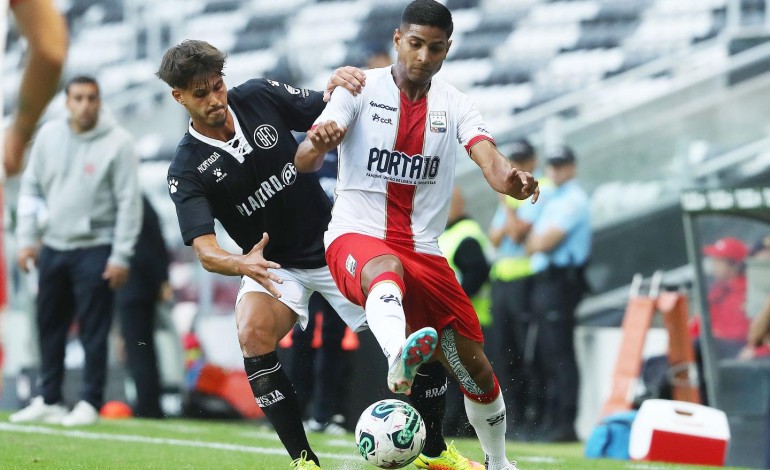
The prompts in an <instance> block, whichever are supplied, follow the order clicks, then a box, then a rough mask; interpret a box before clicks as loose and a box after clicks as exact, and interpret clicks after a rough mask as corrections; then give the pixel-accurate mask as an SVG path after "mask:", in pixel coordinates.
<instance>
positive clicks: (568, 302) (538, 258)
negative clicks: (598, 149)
mask: <svg viewBox="0 0 770 470" xmlns="http://www.w3.org/2000/svg"><path fill="white" fill-rule="evenodd" d="M546 155H547V157H546V163H547V167H546V174H547V176H548V177H549V178H550V179H551V181H552V182H553V184H554V189H553V191H552V192H551V194H550V195H549V197H548V198H547V199H546V201H545V204H544V205H543V208H542V213H541V214H540V215H539V216H538V218H537V220H535V222H534V223H533V225H532V229H531V231H530V233H529V235H528V236H527V240H526V248H527V252H528V253H530V254H531V259H530V261H531V267H532V269H533V271H534V272H536V274H535V275H534V277H533V282H532V293H531V294H532V295H531V302H532V307H531V308H532V311H533V313H534V316H535V317H536V318H537V322H538V339H537V353H536V362H537V363H539V365H540V369H541V371H542V372H543V374H544V377H545V383H546V405H545V423H546V424H545V427H544V433H545V434H544V436H543V439H542V440H545V441H547V442H570V441H576V440H577V436H576V434H575V428H574V422H575V417H576V415H577V396H578V386H579V376H578V368H577V362H576V360H575V348H574V336H573V333H574V328H575V309H576V307H577V305H578V302H580V299H581V298H582V297H583V295H584V294H585V293H586V291H587V284H586V282H585V278H584V275H583V274H584V270H585V266H586V264H587V262H588V258H589V255H590V252H591V225H590V214H589V201H588V195H587V194H586V192H585V191H584V190H583V189H582V188H581V187H580V185H579V184H578V182H577V180H576V179H575V176H576V173H577V167H576V159H575V154H574V152H573V151H572V150H571V149H570V148H569V147H566V146H560V147H557V148H554V149H551V150H550V151H547V153H546Z"/></svg>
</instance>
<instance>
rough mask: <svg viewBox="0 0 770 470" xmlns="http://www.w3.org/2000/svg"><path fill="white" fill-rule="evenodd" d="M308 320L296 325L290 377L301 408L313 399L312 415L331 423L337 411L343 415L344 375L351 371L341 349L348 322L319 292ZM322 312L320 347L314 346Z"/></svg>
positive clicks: (311, 297) (347, 359) (311, 304)
mask: <svg viewBox="0 0 770 470" xmlns="http://www.w3.org/2000/svg"><path fill="white" fill-rule="evenodd" d="M308 311H309V317H310V318H309V322H308V325H307V328H306V329H305V330H304V331H302V329H301V328H300V327H299V326H295V327H294V332H293V333H292V343H293V344H292V354H291V361H292V364H291V367H290V368H289V370H291V371H292V373H291V376H290V379H291V381H292V383H293V384H294V388H295V389H296V390H297V398H298V400H299V403H300V407H301V408H302V410H304V409H305V408H306V407H307V405H308V403H309V402H311V401H312V403H313V407H312V411H311V413H310V414H311V417H312V418H313V419H315V420H316V421H318V422H320V423H324V424H325V423H328V422H329V420H330V419H331V417H332V416H334V415H335V414H340V413H342V414H344V413H343V410H342V404H343V403H345V397H346V395H347V389H348V387H347V383H346V381H345V374H346V373H348V372H349V369H350V366H349V357H348V354H346V352H345V351H343V349H342V338H343V337H344V336H345V328H346V327H347V325H345V322H344V321H343V320H342V319H341V318H340V316H339V315H337V312H336V311H335V310H334V309H333V308H332V306H331V305H329V302H327V301H326V299H324V298H323V296H322V295H321V294H319V293H317V292H314V293H313V294H312V295H311V296H310V301H309V303H308ZM318 312H321V316H322V318H323V320H322V322H323V323H322V325H321V347H320V348H318V350H317V351H316V350H315V349H313V347H312V343H313V334H314V332H315V329H316V314H317V313H318Z"/></svg>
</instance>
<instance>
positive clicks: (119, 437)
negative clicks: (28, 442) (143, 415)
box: [0, 423, 358, 460]
mask: <svg viewBox="0 0 770 470" xmlns="http://www.w3.org/2000/svg"><path fill="white" fill-rule="evenodd" d="M0 431H9V432H21V433H28V434H47V435H49V436H64V437H73V438H77V439H91V440H97V441H120V442H139V443H142V444H163V445H171V446H181V447H204V448H207V449H217V450H234V451H238V452H250V453H252V454H270V455H285V454H286V451H285V450H283V449H271V448H269V447H251V446H242V445H237V444H227V443H224V442H206V441H191V440H185V439H167V438H160V437H146V436H135V435H131V434H109V433H102V432H88V431H75V430H67V429H53V428H46V427H43V426H28V425H19V424H9V423H0ZM316 455H318V457H320V458H324V459H337V460H357V459H358V455H340V454H329V453H326V452H316Z"/></svg>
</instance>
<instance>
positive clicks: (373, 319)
mask: <svg viewBox="0 0 770 470" xmlns="http://www.w3.org/2000/svg"><path fill="white" fill-rule="evenodd" d="M401 297H402V294H401V289H399V288H398V286H397V285H396V284H395V283H393V282H388V281H382V282H378V283H377V284H376V285H375V286H374V287H373V288H372V289H371V290H370V291H369V296H368V297H367V298H366V321H367V323H369V329H370V330H372V333H373V334H374V337H375V338H376V339H377V343H379V345H380V347H381V348H382V351H383V352H384V353H385V357H387V358H388V367H390V366H391V365H392V364H393V361H394V360H395V359H396V356H397V355H398V351H399V350H400V349H401V346H403V345H404V342H405V341H406V318H405V317H404V307H403V306H402V299H401Z"/></svg>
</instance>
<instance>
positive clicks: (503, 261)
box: [489, 177, 553, 282]
mask: <svg viewBox="0 0 770 470" xmlns="http://www.w3.org/2000/svg"><path fill="white" fill-rule="evenodd" d="M539 181H540V188H549V187H552V186H553V181H551V179H550V178H546V177H543V178H539ZM525 202H527V200H523V201H522V200H519V199H516V198H513V197H511V196H505V205H506V206H508V208H510V209H518V208H519V207H521V205H522V204H524V203H525ZM532 274H533V273H532V268H531V266H530V262H529V257H528V256H522V257H518V258H514V257H506V258H500V259H498V260H496V261H495V262H494V263H493V264H492V269H491V270H490V272H489V277H490V278H491V279H492V280H494V281H503V282H508V281H515V280H516V279H521V278H524V277H527V276H531V275H532Z"/></svg>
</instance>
